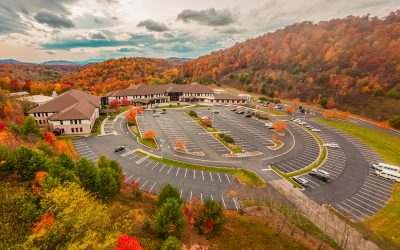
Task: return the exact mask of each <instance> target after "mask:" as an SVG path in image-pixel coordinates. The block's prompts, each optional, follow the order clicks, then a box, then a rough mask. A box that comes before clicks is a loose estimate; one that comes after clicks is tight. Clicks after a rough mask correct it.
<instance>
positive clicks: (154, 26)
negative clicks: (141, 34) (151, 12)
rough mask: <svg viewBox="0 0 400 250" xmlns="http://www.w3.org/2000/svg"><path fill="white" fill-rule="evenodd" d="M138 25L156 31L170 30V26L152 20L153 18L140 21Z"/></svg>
mask: <svg viewBox="0 0 400 250" xmlns="http://www.w3.org/2000/svg"><path fill="white" fill-rule="evenodd" d="M136 26H137V27H144V28H146V29H147V30H148V31H155V32H163V31H167V30H168V27H167V26H166V25H165V24H163V23H160V22H157V21H154V20H151V19H147V20H143V21H141V22H140V23H138V25H136Z"/></svg>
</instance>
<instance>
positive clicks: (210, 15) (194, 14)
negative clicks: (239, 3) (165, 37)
mask: <svg viewBox="0 0 400 250" xmlns="http://www.w3.org/2000/svg"><path fill="white" fill-rule="evenodd" d="M177 20H180V21H183V22H185V23H188V22H191V21H194V22H197V23H199V24H202V25H208V26H225V25H228V24H231V23H234V22H235V21H236V17H235V15H234V14H233V13H232V12H231V11H230V10H227V9H225V10H216V9H214V8H210V9H207V10H190V9H187V10H183V11H182V12H181V13H179V14H178V17H177Z"/></svg>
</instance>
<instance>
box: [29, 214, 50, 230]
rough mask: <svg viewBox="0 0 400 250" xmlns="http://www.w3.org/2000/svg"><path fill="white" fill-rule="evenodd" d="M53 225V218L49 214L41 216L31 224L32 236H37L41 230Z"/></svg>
mask: <svg viewBox="0 0 400 250" xmlns="http://www.w3.org/2000/svg"><path fill="white" fill-rule="evenodd" d="M54 225H55V219H54V216H53V215H51V214H43V215H42V217H41V218H40V220H39V221H38V222H36V223H34V224H33V229H32V234H34V235H36V234H39V233H40V231H42V230H45V231H46V230H47V229H49V228H51V227H53V226H54Z"/></svg>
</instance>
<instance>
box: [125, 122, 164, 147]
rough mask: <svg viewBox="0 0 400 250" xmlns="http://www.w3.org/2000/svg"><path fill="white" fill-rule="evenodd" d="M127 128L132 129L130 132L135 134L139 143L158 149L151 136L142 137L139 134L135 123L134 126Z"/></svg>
mask: <svg viewBox="0 0 400 250" xmlns="http://www.w3.org/2000/svg"><path fill="white" fill-rule="evenodd" d="M129 129H130V130H131V131H132V133H134V134H135V135H136V137H137V138H138V141H139V142H140V143H141V144H143V145H145V146H147V147H150V148H154V149H158V146H157V143H156V141H155V140H154V139H153V138H143V137H142V136H141V135H140V133H139V131H138V129H137V126H136V125H135V126H129Z"/></svg>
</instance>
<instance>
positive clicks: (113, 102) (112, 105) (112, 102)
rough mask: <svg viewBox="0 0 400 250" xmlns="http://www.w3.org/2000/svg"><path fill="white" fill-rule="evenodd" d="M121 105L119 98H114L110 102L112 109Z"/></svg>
mask: <svg viewBox="0 0 400 250" xmlns="http://www.w3.org/2000/svg"><path fill="white" fill-rule="evenodd" d="M119 106H121V105H120V104H119V101H118V100H117V99H114V100H112V101H111V103H110V108H112V109H115V108H118V107H119Z"/></svg>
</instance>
